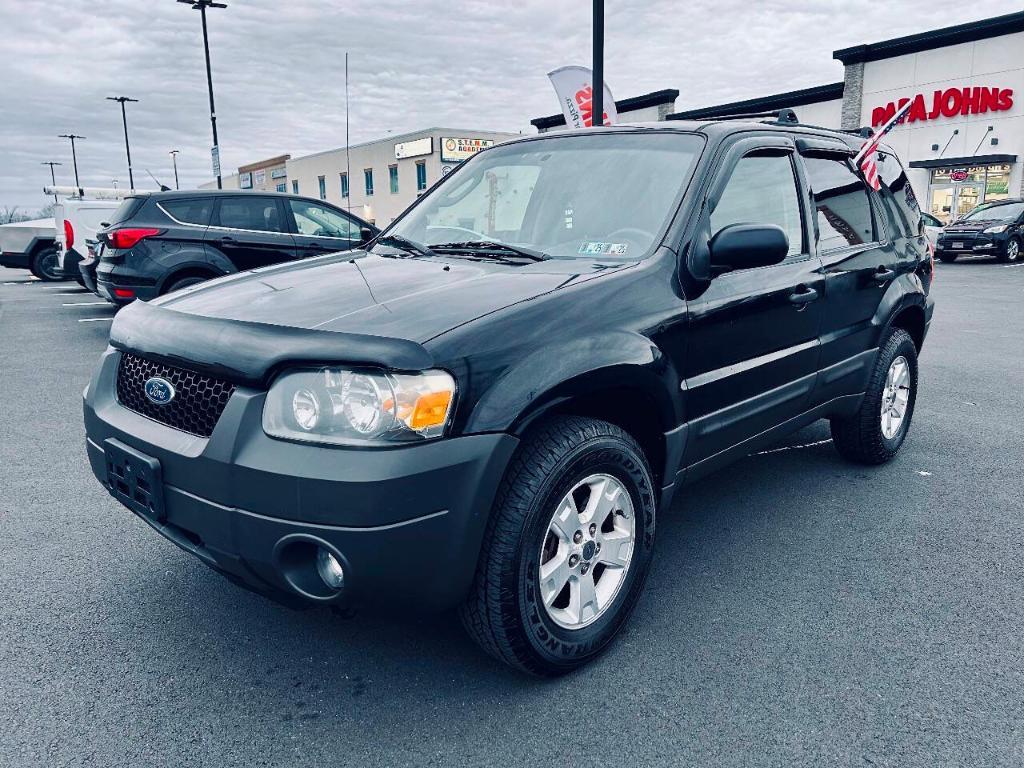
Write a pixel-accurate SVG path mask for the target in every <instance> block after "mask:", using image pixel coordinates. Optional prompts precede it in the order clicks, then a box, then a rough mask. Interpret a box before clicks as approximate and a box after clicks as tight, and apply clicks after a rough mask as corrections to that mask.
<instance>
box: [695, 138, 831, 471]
mask: <svg viewBox="0 0 1024 768" xmlns="http://www.w3.org/2000/svg"><path fill="white" fill-rule="evenodd" d="M795 150H796V148H795V145H794V143H793V142H792V140H790V139H788V138H781V137H777V136H776V137H770V138H769V137H766V138H764V139H758V138H747V139H742V140H740V141H738V142H736V144H735V145H734V146H733V147H732V148H731V150H730V151H729V152H728V154H727V155H726V157H725V160H724V161H723V163H722V164H721V165H720V167H719V171H718V173H717V175H716V178H715V180H714V181H713V182H712V184H711V186H710V191H709V194H708V198H707V200H706V201H705V204H704V209H703V213H702V217H703V219H702V222H701V224H700V225H699V228H698V231H703V232H705V233H706V236H707V237H708V238H709V240H710V238H713V237H714V235H715V234H716V233H717V232H719V231H720V230H721V229H722V228H723V227H726V226H728V225H731V224H774V225H778V226H780V227H782V229H783V231H785V232H786V234H787V236H788V238H789V243H790V249H789V254H788V255H787V257H786V259H785V261H783V262H782V263H780V264H776V265H774V266H768V267H760V268H756V269H746V270H737V271H732V272H727V273H725V274H720V275H718V276H714V277H713V278H712V279H711V281H710V284H708V285H707V288H706V290H704V291H703V293H701V294H700V295H699V296H697V297H696V298H691V299H689V300H688V301H687V310H688V313H689V318H690V321H689V325H688V327H687V329H686V334H687V353H686V357H685V364H684V371H685V381H684V384H683V387H684V389H685V391H686V392H685V397H686V409H687V411H688V414H689V419H688V420H689V422H690V427H691V428H690V437H689V439H688V441H687V449H686V456H685V463H686V464H689V465H693V464H696V463H698V462H700V461H702V460H704V459H708V458H710V457H712V456H714V455H715V454H717V453H720V452H721V451H724V450H727V449H729V448H731V447H733V446H736V445H738V444H740V443H742V442H744V441H745V440H747V439H749V438H751V437H753V436H755V435H757V434H759V433H761V432H764V431H765V430H767V429H770V428H772V427H774V426H776V425H779V424H781V423H783V422H785V421H787V420H789V419H792V418H793V417H795V416H798V415H799V414H801V413H802V412H803V411H804V410H805V409H806V408H807V404H808V400H809V396H810V393H811V391H812V389H813V386H814V381H815V373H816V371H817V364H818V333H819V327H820V323H821V311H822V301H821V299H822V297H823V295H824V287H825V286H824V279H823V278H822V275H821V272H820V264H819V262H818V260H817V258H816V257H815V256H814V255H813V254H812V253H811V249H810V238H809V232H808V228H807V219H808V215H809V206H808V205H807V201H806V196H805V195H803V194H801V191H800V190H801V184H802V182H801V180H800V177H799V169H798V166H797V163H796V159H795Z"/></svg>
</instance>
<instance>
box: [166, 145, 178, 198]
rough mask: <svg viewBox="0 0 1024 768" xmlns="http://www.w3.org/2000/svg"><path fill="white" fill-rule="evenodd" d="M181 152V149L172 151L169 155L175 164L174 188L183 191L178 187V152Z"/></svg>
mask: <svg viewBox="0 0 1024 768" xmlns="http://www.w3.org/2000/svg"><path fill="white" fill-rule="evenodd" d="M180 151H181V150H179V149H172V150H171V151H170V152H169V153H168V154H170V156H171V162H172V163H174V188H175V189H181V187H179V186H178V152H180Z"/></svg>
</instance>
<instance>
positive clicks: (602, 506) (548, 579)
mask: <svg viewBox="0 0 1024 768" xmlns="http://www.w3.org/2000/svg"><path fill="white" fill-rule="evenodd" d="M635 532H636V525H635V520H634V510H633V499H632V498H631V497H630V495H629V491H627V490H626V487H625V485H623V484H622V483H621V482H620V481H619V480H617V479H616V478H614V477H612V476H611V475H606V474H594V475H589V476H588V477H585V478H584V479H583V480H581V481H580V482H579V483H577V484H576V485H575V486H574V487H573V488H572V490H570V491H569V492H568V493H567V494H566V495H565V496H564V497H563V498H562V500H561V501H560V502H559V503H558V506H557V507H556V509H555V513H554V515H552V517H551V521H550V522H549V523H548V528H547V531H546V533H545V536H544V542H543V544H542V545H541V554H540V566H539V568H538V578H539V581H540V591H541V598H542V602H543V604H544V608H545V610H546V611H547V614H548V616H549V617H550V618H551V620H552V621H554V622H555V623H556V624H557V625H558V626H560V627H563V628H565V629H582V628H583V627H585V626H587V625H589V624H591V623H593V622H594V621H596V620H597V619H598V618H600V617H601V616H602V615H603V614H604V613H605V612H606V611H607V610H608V608H609V607H610V606H611V605H612V604H613V603H614V602H615V598H616V597H617V596H618V594H619V590H620V588H621V587H622V585H623V583H624V581H625V579H626V573H627V572H628V570H629V564H630V561H631V559H632V556H633V545H634V540H635V535H636V533H635Z"/></svg>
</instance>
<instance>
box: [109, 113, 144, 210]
mask: <svg viewBox="0 0 1024 768" xmlns="http://www.w3.org/2000/svg"><path fill="white" fill-rule="evenodd" d="M107 101H116V102H118V103H120V104H121V122H122V123H123V124H124V151H125V152H126V153H127V154H128V189H129V190H134V189H135V177H134V176H132V150H131V148H130V147H129V146H128V116H127V115H126V114H125V110H124V105H125V104H126V103H127V102H129V101H130V102H133V103H134V102H137V101H138V99H129V98H128V97H127V96H107Z"/></svg>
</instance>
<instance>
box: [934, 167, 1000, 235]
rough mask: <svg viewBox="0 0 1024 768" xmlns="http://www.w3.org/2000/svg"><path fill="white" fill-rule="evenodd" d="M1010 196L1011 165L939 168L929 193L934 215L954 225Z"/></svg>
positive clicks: (935, 172) (935, 170)
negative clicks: (983, 205) (982, 205)
mask: <svg viewBox="0 0 1024 768" xmlns="http://www.w3.org/2000/svg"><path fill="white" fill-rule="evenodd" d="M1009 196H1010V166H1009V165H977V166H973V167H970V168H936V169H934V170H933V171H932V178H931V185H930V189H929V198H930V199H929V203H930V213H931V214H932V215H933V216H936V217H938V218H939V219H941V220H942V221H943V222H945V223H947V224H948V223H950V222H952V221H955V220H956V219H958V218H960V217H961V216H965V215H966V214H968V213H970V212H971V211H972V210H974V208H976V207H977V206H979V205H981V203H983V202H988V203H990V202H993V201H995V200H1005V199H1006V198H1008V197H1009Z"/></svg>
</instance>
